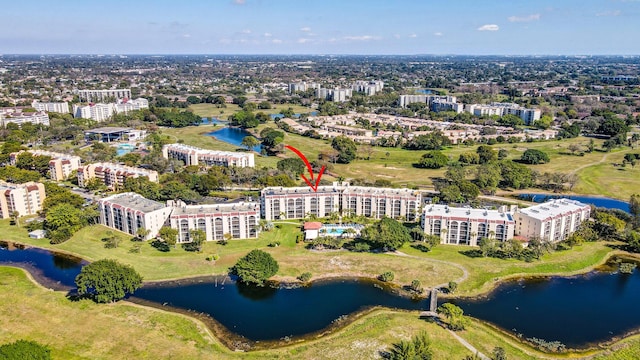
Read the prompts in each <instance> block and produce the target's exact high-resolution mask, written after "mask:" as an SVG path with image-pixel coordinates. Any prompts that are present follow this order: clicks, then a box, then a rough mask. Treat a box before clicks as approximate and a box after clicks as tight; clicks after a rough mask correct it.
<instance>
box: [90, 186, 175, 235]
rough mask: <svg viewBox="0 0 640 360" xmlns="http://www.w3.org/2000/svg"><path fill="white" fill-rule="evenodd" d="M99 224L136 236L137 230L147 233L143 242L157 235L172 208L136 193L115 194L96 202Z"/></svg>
mask: <svg viewBox="0 0 640 360" xmlns="http://www.w3.org/2000/svg"><path fill="white" fill-rule="evenodd" d="M98 209H99V211H100V224H102V225H104V226H107V227H110V228H112V229H116V230H118V231H122V232H125V233H127V234H129V235H133V236H136V235H137V232H138V229H140V228H143V229H146V230H148V231H149V233H148V235H146V236H145V238H144V240H149V239H152V238H154V237H156V236H157V235H158V233H159V232H160V228H161V227H163V226H164V225H165V224H166V223H167V220H168V219H169V215H171V211H172V208H171V207H168V206H166V205H165V204H163V203H161V202H157V201H153V200H149V199H147V198H144V197H143V196H142V195H139V194H136V193H132V192H129V193H122V194H115V195H111V196H109V197H106V198H104V199H100V200H99V201H98Z"/></svg>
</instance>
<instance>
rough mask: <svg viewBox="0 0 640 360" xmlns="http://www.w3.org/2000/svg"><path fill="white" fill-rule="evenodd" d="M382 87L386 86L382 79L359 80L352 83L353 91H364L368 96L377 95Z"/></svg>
mask: <svg viewBox="0 0 640 360" xmlns="http://www.w3.org/2000/svg"><path fill="white" fill-rule="evenodd" d="M382 88H384V81H382V80H372V81H363V80H358V81H356V82H354V83H353V84H352V85H351V89H352V90H353V91H357V92H363V93H365V94H366V95H367V96H372V95H375V94H376V93H377V92H379V91H382Z"/></svg>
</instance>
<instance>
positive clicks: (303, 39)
mask: <svg viewBox="0 0 640 360" xmlns="http://www.w3.org/2000/svg"><path fill="white" fill-rule="evenodd" d="M309 41H311V39H305V38H300V39H298V44H306V43H308V42H309Z"/></svg>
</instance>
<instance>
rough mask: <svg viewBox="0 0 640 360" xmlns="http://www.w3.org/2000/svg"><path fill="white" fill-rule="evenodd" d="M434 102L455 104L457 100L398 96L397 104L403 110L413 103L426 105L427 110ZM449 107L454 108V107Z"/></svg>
mask: <svg viewBox="0 0 640 360" xmlns="http://www.w3.org/2000/svg"><path fill="white" fill-rule="evenodd" d="M436 101H438V102H441V103H451V104H457V98H456V97H455V96H448V95H400V97H399V98H398V103H399V104H400V106H401V107H403V108H406V107H407V106H408V105H409V104H413V103H424V104H427V106H428V107H429V108H432V106H433V103H434V102H436ZM460 105H461V104H460ZM449 106H451V107H454V105H449ZM456 109H457V106H456ZM434 111H435V110H434ZM447 111H448V110H447Z"/></svg>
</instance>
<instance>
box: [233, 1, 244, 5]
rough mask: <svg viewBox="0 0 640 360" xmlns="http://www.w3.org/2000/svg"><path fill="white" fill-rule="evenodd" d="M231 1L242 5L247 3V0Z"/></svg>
mask: <svg viewBox="0 0 640 360" xmlns="http://www.w3.org/2000/svg"><path fill="white" fill-rule="evenodd" d="M233 3H234V4H236V5H244V4H246V3H247V0H233Z"/></svg>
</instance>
